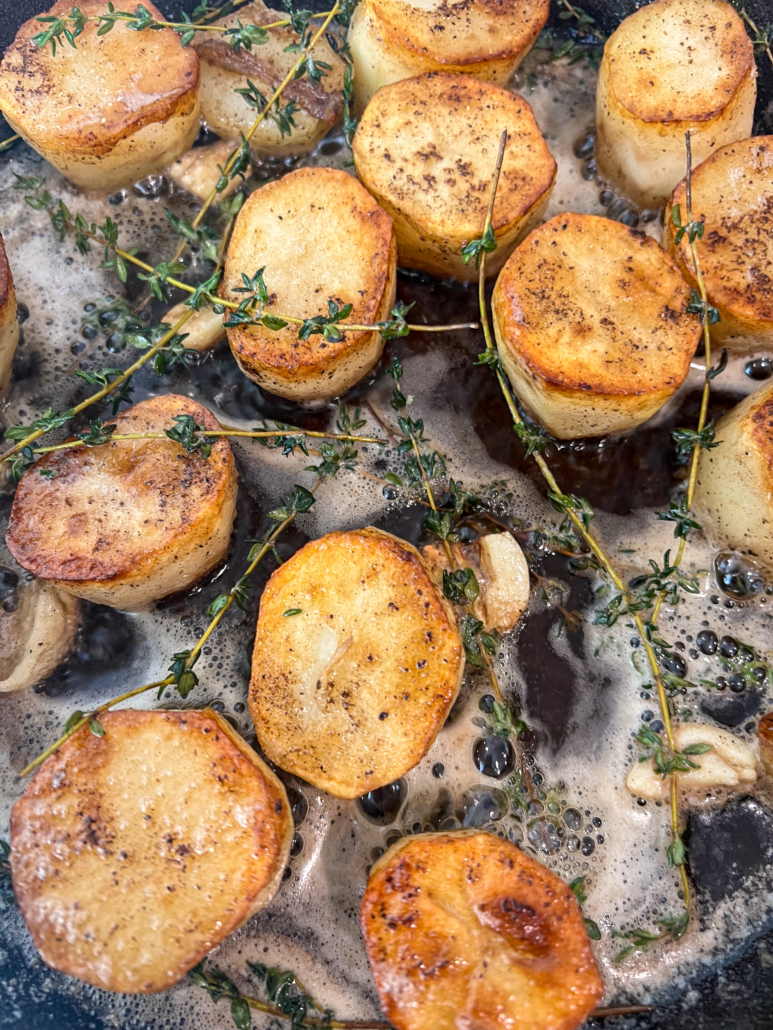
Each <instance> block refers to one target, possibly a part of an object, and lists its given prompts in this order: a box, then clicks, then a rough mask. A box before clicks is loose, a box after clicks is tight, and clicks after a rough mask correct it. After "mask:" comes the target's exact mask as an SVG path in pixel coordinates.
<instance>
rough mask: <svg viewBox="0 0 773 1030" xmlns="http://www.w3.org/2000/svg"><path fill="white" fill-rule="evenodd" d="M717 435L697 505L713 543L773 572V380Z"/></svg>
mask: <svg viewBox="0 0 773 1030" xmlns="http://www.w3.org/2000/svg"><path fill="white" fill-rule="evenodd" d="M715 437H716V440H717V441H719V446H718V447H713V448H712V449H711V450H703V449H702V450H701V452H700V458H699V460H698V477H697V480H696V484H695V496H694V499H693V510H694V511H695V513H696V517H697V519H698V521H699V522H700V524H701V526H702V527H703V531H704V533H705V534H706V536H707V537H708V538H709V540H711V541H712V543H714V544H716V545H717V546H721V547H729V548H731V549H732V550H734V551H740V552H742V553H743V554H749V555H751V556H753V557H754V558H756V559H757V562H758V563H759V564H760V566H761V567H762V568H763V569H764V570H765V571H767V572H768V573H769V574H770V573H773V384H768V385H767V386H763V387H761V388H760V389H759V390H755V392H754V393H753V394H751V395H750V396H749V397H747V398H746V399H745V400H743V401H741V403H740V404H737V405H736V406H735V407H734V408H733V409H732V411H729V412H728V413H727V415H725V416H724V417H723V418H721V419H720V420H719V422H717V425H716V430H715Z"/></svg>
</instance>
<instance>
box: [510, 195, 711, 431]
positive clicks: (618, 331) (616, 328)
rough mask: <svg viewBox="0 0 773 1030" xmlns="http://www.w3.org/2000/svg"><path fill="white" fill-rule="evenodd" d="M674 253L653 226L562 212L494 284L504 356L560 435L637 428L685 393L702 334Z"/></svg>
mask: <svg viewBox="0 0 773 1030" xmlns="http://www.w3.org/2000/svg"><path fill="white" fill-rule="evenodd" d="M689 301H690V290H689V287H688V285H687V283H686V282H685V280H684V277H683V276H682V274H681V272H680V271H679V269H678V268H677V266H676V264H675V262H674V260H673V258H671V257H669V256H668V254H666V253H665V252H664V251H663V250H662V248H661V247H659V246H658V244H657V243H656V242H655V241H654V240H653V239H651V238H650V237H648V236H646V235H645V234H644V233H642V232H637V231H636V230H634V229H629V228H627V227H626V226H624V225H621V224H620V223H619V222H612V221H610V220H609V219H607V218H598V217H596V216H595V215H577V214H569V213H566V214H562V215H556V217H555V218H551V220H550V221H549V222H546V223H545V224H544V225H542V226H540V228H539V229H535V230H534V232H532V233H531V234H530V235H529V236H528V237H527V238H526V239H525V240H524V242H523V243H522V244H521V245H520V246H519V247H517V248H516V249H515V251H514V252H513V254H512V256H511V257H510V260H509V261H508V262H507V264H506V265H505V267H504V268H503V269H502V271H501V273H500V275H499V278H498V279H497V284H496V287H495V288H494V296H493V299H492V311H493V316H494V330H495V333H496V338H497V344H498V348H499V355H500V357H501V359H502V363H503V364H504V367H505V370H506V372H507V374H508V376H509V377H510V381H511V382H512V384H513V387H514V388H515V391H516V393H517V394H518V397H519V398H520V399H521V400H522V401H523V402H524V404H526V405H527V407H528V408H529V409H530V410H531V412H532V414H533V415H534V416H535V417H536V418H537V419H539V421H540V422H541V423H542V424H543V425H544V426H545V427H546V428H547V429H548V430H549V431H550V432H551V433H552V434H553V435H554V436H556V437H558V438H559V439H563V440H570V439H574V438H576V437H581V436H603V435H604V434H605V433H612V432H619V431H621V430H625V429H632V428H633V427H634V426H638V425H640V424H641V423H642V422H645V421H646V420H647V419H648V418H649V417H650V416H651V415H654V414H655V412H656V411H657V410H658V409H659V408H661V407H662V406H663V405H664V404H665V403H666V401H667V400H668V399H669V398H670V397H671V396H672V395H673V394H674V393H675V391H676V390H677V389H678V387H679V386H681V384H682V382H683V381H684V379H685V376H686V375H687V372H688V370H689V368H690V360H691V358H692V357H693V355H694V354H695V350H696V348H697V346H698V341H699V339H700V333H701V324H700V319H699V318H698V316H697V315H691V314H687V305H688V304H689Z"/></svg>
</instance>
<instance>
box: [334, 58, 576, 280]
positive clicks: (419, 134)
mask: <svg viewBox="0 0 773 1030" xmlns="http://www.w3.org/2000/svg"><path fill="white" fill-rule="evenodd" d="M505 128H506V129H507V130H508V141H507V149H506V151H505V157H504V164H503V166H502V174H501V177H500V180H499V187H498V189H497V196H496V203H495V205H494V217H493V221H492V225H493V229H494V235H495V236H496V239H497V249H496V250H495V251H494V252H493V253H492V254H491V255H490V257H489V258H488V259H487V261H486V272H487V274H489V275H495V274H496V273H497V272H498V271H499V269H500V268H501V267H502V265H503V264H504V263H505V261H506V260H507V258H508V257H509V256H510V253H511V252H512V250H513V247H515V245H516V244H517V243H518V242H519V241H520V240H522V239H523V237H524V236H525V235H526V233H527V232H529V231H530V230H531V229H532V228H533V227H534V226H535V225H537V224H538V222H539V220H540V217H541V215H542V213H543V211H544V210H545V207H546V205H547V202H548V198H549V197H550V193H551V191H552V189H553V184H554V182H555V178H556V162H555V161H554V160H553V157H552V156H551V154H550V151H549V150H548V148H547V144H546V143H545V140H544V139H543V137H542V133H541V132H540V130H539V126H538V125H537V123H536V121H535V120H534V115H533V114H532V111H531V108H530V107H529V105H528V104H527V103H526V101H525V100H524V99H523V97H519V96H517V95H516V94H515V93H511V92H510V90H507V89H502V88H500V87H499V86H492V85H490V84H489V83H487V82H480V81H479V80H477V79H472V78H469V77H467V76H465V75H448V74H446V73H443V72H440V73H439V72H428V73H427V74H426V75H419V76H416V77H414V78H410V79H403V80H402V81H400V82H396V83H394V84H392V85H390V86H383V87H382V88H381V89H380V90H379V91H378V93H377V94H376V95H375V96H374V97H373V99H372V100H371V102H370V103H369V104H368V107H367V110H366V111H365V114H364V115H363V116H362V119H361V120H360V124H359V127H358V129H357V133H356V135H355V137H354V145H353V150H354V163H355V165H356V166H357V174H358V175H359V177H360V181H361V182H362V184H363V186H365V188H366V189H367V190H369V191H370V192H371V193H372V194H373V196H374V197H375V198H376V200H377V201H378V202H379V204H381V206H382V207H383V208H384V210H385V211H386V212H387V213H388V214H389V215H390V216H391V218H392V221H393V222H394V227H395V233H396V234H397V256H398V260H399V263H400V265H401V266H405V267H408V268H423V269H424V270H425V271H426V272H432V274H433V275H439V276H450V277H452V278H454V279H467V280H474V279H477V277H478V273H477V270H476V268H475V262H474V261H473V262H470V263H469V264H467V265H465V264H464V262H463V261H462V253H461V251H462V247H463V246H464V245H465V244H466V243H469V241H470V240H474V239H477V238H478V237H479V236H480V235H481V234H482V232H483V223H484V221H485V218H486V208H487V206H488V199H489V192H490V190H491V180H492V178H493V175H494V166H495V164H496V159H497V152H498V150H499V141H500V137H501V136H502V131H503V129H505Z"/></svg>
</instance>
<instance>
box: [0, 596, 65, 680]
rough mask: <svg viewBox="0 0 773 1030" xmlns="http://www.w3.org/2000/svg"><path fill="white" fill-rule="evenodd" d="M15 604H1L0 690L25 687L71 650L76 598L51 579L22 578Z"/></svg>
mask: <svg viewBox="0 0 773 1030" xmlns="http://www.w3.org/2000/svg"><path fill="white" fill-rule="evenodd" d="M14 603H15V607H14V609H13V610H6V608H5V606H3V607H0V694H8V693H10V692H11V691H13V690H26V688H27V687H32V686H34V685H35V684H36V683H40V682H42V680H44V679H45V678H46V677H47V676H50V675H51V673H52V672H53V671H54V669H55V668H56V667H57V665H59V663H60V662H62V661H63V660H64V659H65V658H66V657H67V655H68V654H69V653H70V648H71V647H72V645H73V641H74V640H75V634H76V632H77V629H78V614H79V610H80V605H79V602H78V601H77V600H76V599H75V598H74V597H70V596H69V594H63V593H62V592H61V591H60V590H57V589H56V587H55V586H52V585H51V584H50V583H44V582H43V581H42V580H39V579H32V580H24V579H22V580H21V581H20V582H19V584H18V586H17V588H16V591H15V592H14Z"/></svg>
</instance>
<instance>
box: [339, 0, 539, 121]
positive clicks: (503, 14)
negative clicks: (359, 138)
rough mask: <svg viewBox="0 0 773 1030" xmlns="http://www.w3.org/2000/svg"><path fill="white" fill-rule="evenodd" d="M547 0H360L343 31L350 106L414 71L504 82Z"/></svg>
mask: <svg viewBox="0 0 773 1030" xmlns="http://www.w3.org/2000/svg"><path fill="white" fill-rule="evenodd" d="M549 8H550V3H549V0H362V3H360V5H359V6H358V7H357V8H356V10H355V12H354V15H353V17H352V21H351V28H350V30H349V45H350V47H351V51H352V61H353V64H354V72H355V76H354V88H355V94H356V100H357V104H358V106H359V108H360V110H362V109H364V108H365V106H366V104H367V103H368V101H369V100H370V98H371V97H372V96H373V94H374V93H375V92H376V90H377V89H380V88H381V86H385V85H387V84H388V83H390V82H397V81H399V80H400V79H405V78H408V77H409V76H411V75H419V74H420V73H421V72H429V71H447V72H460V73H464V74H465V75H472V76H474V77H475V78H478V79H485V80H486V81H487V82H495V83H497V84H498V85H500V86H504V85H505V84H506V83H507V82H508V81H509V80H510V78H511V77H512V74H513V72H514V71H515V69H516V68H517V67H518V65H519V64H520V63H521V61H522V60H523V58H524V57H525V55H526V54H527V53H528V52H529V50H531V48H532V45H533V43H534V41H535V40H536V38H537V36H538V35H539V33H540V31H541V30H542V27H543V26H544V24H545V22H546V21H547V18H548V12H549Z"/></svg>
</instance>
